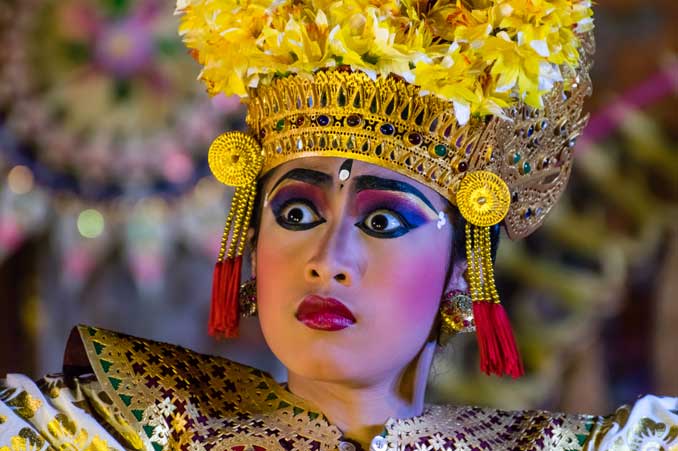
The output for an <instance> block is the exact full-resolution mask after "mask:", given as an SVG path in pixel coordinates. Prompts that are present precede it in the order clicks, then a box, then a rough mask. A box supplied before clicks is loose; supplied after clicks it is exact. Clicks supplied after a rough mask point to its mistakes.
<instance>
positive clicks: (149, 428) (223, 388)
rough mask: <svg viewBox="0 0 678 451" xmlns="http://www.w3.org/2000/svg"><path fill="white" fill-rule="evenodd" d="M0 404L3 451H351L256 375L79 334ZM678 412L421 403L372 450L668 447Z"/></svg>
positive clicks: (318, 417) (304, 406) (12, 382)
mask: <svg viewBox="0 0 678 451" xmlns="http://www.w3.org/2000/svg"><path fill="white" fill-rule="evenodd" d="M0 399H1V400H2V402H0V451H9V450H12V451H18V450H22V451H23V450H47V449H59V450H83V451H84V450H92V451H94V450H96V451H100V450H147V451H160V450H187V451H189V450H190V451H203V450H204V451H222V450H229V451H231V450H233V451H245V450H257V451H274V450H276V451H278V450H281V451H282V450H286V451H292V450H295V451H296V450H317V451H321V450H322V451H324V450H327V451H330V450H340V451H345V450H347V449H357V446H356V445H354V444H353V443H351V442H348V441H345V440H343V439H342V434H341V431H340V430H339V429H338V428H336V427H335V426H333V425H332V424H330V423H329V421H328V420H327V418H326V417H325V416H324V415H323V414H322V413H321V412H319V411H318V410H317V409H316V408H314V407H313V406H310V405H308V403H306V402H305V401H304V400H302V399H300V398H298V397H297V396H295V395H294V394H292V393H290V392H289V391H288V390H286V388H285V387H284V386H283V385H280V384H278V383H277V382H276V381H275V380H273V379H272V378H271V377H270V376H268V375H267V374H266V373H263V372H261V371H259V370H257V369H255V368H251V367H248V366H245V365H241V364H238V363H235V362H232V361H230V360H227V359H223V358H219V357H212V356H207V355H203V354H199V353H196V352H193V351H190V350H187V349H184V348H181V347H179V346H175V345H170V344H164V343H158V342H154V341H150V340H144V339H140V338H135V337H130V336H127V335H122V334H119V333H115V332H110V331H106V330H102V329H95V328H92V327H86V326H80V327H78V328H77V329H75V330H74V332H73V334H72V336H71V339H70V340H69V345H68V349H67V350H66V360H65V362H64V375H55V376H47V377H45V378H44V379H42V380H41V381H39V382H37V384H36V383H33V382H32V381H31V380H30V379H28V378H27V377H25V376H21V375H9V376H8V377H7V379H6V380H4V382H3V385H2V389H1V390H0ZM671 409H673V412H672V411H671ZM676 409H678V399H670V398H655V397H646V398H642V399H641V400H639V401H638V402H637V404H636V406H635V407H633V408H631V407H623V408H621V409H619V410H618V411H617V413H616V414H615V415H612V416H610V417H605V418H603V417H597V416H590V415H568V414H560V413H551V412H545V411H537V410H534V411H515V412H510V411H501V410H496V409H490V408H480V407H458V406H442V405H440V406H438V405H428V406H427V407H426V408H425V410H424V412H423V414H422V415H421V416H418V417H414V418H409V419H389V420H388V421H387V422H386V424H385V425H384V431H383V433H382V434H381V435H380V436H377V437H375V439H374V440H373V441H372V445H371V450H375V451H382V450H394V451H395V450H403V451H404V450H408V451H409V450H411V451H415V450H431V451H433V450H441V451H443V450H466V451H471V450H516V451H518V450H526V451H527V450H554V451H566V450H567V451H574V450H588V451H593V450H608V449H610V450H615V451H622V450H623V451H626V450H628V451H630V450H655V449H657V450H659V449H662V450H667V451H668V450H675V449H678V411H676ZM653 443H654V444H656V445H657V446H656V447H652V444H653ZM351 447H353V448H351Z"/></svg>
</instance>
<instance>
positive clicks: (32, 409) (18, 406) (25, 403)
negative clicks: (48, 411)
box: [5, 391, 42, 420]
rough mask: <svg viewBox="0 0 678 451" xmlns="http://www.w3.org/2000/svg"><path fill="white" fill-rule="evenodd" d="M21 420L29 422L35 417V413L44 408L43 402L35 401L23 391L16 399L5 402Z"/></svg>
mask: <svg viewBox="0 0 678 451" xmlns="http://www.w3.org/2000/svg"><path fill="white" fill-rule="evenodd" d="M5 404H7V405H8V406H10V407H14V411H15V412H16V413H17V415H19V416H20V417H21V418H23V419H25V420H28V419H31V418H33V417H34V416H35V413H36V412H37V411H38V409H39V408H40V407H41V406H42V401H40V400H39V399H35V398H34V397H32V396H31V395H30V394H29V393H28V392H26V391H22V392H21V393H19V394H18V395H16V396H15V397H14V398H11V399H9V400H7V401H5Z"/></svg>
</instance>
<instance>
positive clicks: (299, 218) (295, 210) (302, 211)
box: [276, 200, 325, 230]
mask: <svg viewBox="0 0 678 451" xmlns="http://www.w3.org/2000/svg"><path fill="white" fill-rule="evenodd" d="M276 220H277V221H278V224H280V225H281V226H282V227H285V228H286V229H290V230H306V229H310V228H311V227H315V226H316V225H318V224H321V223H323V222H325V220H324V219H323V218H322V217H321V216H320V215H319V214H318V212H317V211H316V209H315V208H314V207H313V206H312V205H310V204H309V203H307V202H306V201H300V200H297V201H288V202H286V203H285V205H283V207H282V208H280V210H279V211H278V213H277V214H276Z"/></svg>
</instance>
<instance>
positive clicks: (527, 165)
mask: <svg viewBox="0 0 678 451" xmlns="http://www.w3.org/2000/svg"><path fill="white" fill-rule="evenodd" d="M531 170H532V166H530V163H528V162H527V161H526V162H525V163H523V173H524V174H529V173H530V171H531Z"/></svg>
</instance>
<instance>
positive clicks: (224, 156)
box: [207, 132, 264, 186]
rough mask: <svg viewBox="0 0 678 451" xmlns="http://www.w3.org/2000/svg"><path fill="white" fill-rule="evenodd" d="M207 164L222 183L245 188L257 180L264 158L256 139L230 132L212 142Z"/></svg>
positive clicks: (240, 133)
mask: <svg viewBox="0 0 678 451" xmlns="http://www.w3.org/2000/svg"><path fill="white" fill-rule="evenodd" d="M207 163H208V164H209V166H210V170H211V171H212V174H214V177H216V179H217V180H219V181H220V182H221V183H223V184H225V185H229V186H245V185H248V184H250V183H253V182H254V181H255V180H256V179H257V175H259V172H260V171H261V167H262V166H263V163H264V156H263V153H262V150H261V146H260V145H259V143H258V142H257V140H256V139H254V137H252V136H251V135H248V134H247V133H243V132H228V133H224V134H222V135H220V136H218V137H217V139H215V140H214V142H212V145H211V146H210V150H209V153H208V155H207Z"/></svg>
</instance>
